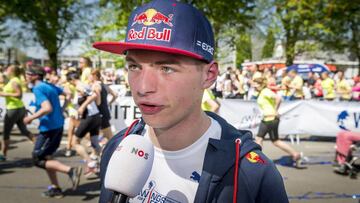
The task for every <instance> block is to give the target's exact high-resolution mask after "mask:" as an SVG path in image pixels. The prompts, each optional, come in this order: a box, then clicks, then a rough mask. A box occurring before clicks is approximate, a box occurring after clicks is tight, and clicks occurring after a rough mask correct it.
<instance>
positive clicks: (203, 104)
mask: <svg viewBox="0 0 360 203" xmlns="http://www.w3.org/2000/svg"><path fill="white" fill-rule="evenodd" d="M209 99H211V100H214V99H215V96H214V95H213V93H212V92H210V91H209V90H208V89H206V90H205V91H204V95H203V98H202V102H201V108H202V110H204V111H211V106H210V105H209V104H208V103H207V101H208V100H209Z"/></svg>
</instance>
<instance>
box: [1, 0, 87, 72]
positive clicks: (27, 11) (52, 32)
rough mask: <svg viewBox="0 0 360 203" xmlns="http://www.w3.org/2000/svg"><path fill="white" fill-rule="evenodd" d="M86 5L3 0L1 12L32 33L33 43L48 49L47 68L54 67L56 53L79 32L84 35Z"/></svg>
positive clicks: (72, 1)
mask: <svg viewBox="0 0 360 203" xmlns="http://www.w3.org/2000/svg"><path fill="white" fill-rule="evenodd" d="M85 9H86V5H85V4H83V3H81V2H79V1H77V0H62V1H43V0H34V1H24V0H3V1H2V3H1V4H0V10H4V12H5V13H6V14H7V17H8V18H13V19H19V20H20V21H22V22H23V23H25V25H27V28H28V29H29V30H25V31H27V32H28V33H30V34H29V35H25V36H24V37H26V38H29V37H30V36H31V33H34V38H33V40H34V41H35V42H39V43H40V45H41V46H42V47H43V48H44V49H45V50H47V52H48V55H49V58H50V63H51V64H50V65H51V66H52V67H54V68H56V67H57V58H58V53H59V52H60V51H61V50H62V49H63V48H64V47H65V46H66V45H68V44H69V43H70V41H71V40H73V39H77V38H79V36H80V33H86V25H87V24H86V22H85V19H87V18H86V14H85ZM82 19H84V20H82Z"/></svg>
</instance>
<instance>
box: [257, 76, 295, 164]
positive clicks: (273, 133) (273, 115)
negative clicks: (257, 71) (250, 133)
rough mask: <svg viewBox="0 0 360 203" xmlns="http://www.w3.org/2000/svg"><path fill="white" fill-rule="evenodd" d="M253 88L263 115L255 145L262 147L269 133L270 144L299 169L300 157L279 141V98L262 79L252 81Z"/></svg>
mask: <svg viewBox="0 0 360 203" xmlns="http://www.w3.org/2000/svg"><path fill="white" fill-rule="evenodd" d="M254 87H255V88H256V90H257V91H258V92H259V96H258V98H257V103H258V105H259V108H260V110H261V112H262V114H263V119H262V121H261V123H260V127H259V132H258V134H257V136H256V138H255V141H256V143H258V144H259V145H261V146H262V143H263V140H264V137H265V135H266V134H268V133H269V136H270V140H271V142H272V143H273V144H274V145H275V146H276V147H278V148H280V149H281V150H283V151H284V152H286V153H288V154H290V155H291V156H292V158H293V161H294V163H295V166H296V167H299V165H300V160H301V156H300V153H299V152H297V151H295V150H294V149H293V148H292V147H290V146H289V145H288V144H286V143H285V142H283V141H281V140H279V123H280V116H279V113H278V109H279V107H280V103H281V97H280V96H278V95H277V94H275V93H274V92H273V91H271V90H270V89H269V88H268V87H267V81H266V79H265V78H264V77H260V78H257V79H255V80H254Z"/></svg>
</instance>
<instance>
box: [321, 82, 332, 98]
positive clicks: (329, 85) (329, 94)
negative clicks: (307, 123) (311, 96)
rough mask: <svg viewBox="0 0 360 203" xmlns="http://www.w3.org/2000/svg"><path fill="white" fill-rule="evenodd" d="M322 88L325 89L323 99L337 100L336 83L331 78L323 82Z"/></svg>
mask: <svg viewBox="0 0 360 203" xmlns="http://www.w3.org/2000/svg"><path fill="white" fill-rule="evenodd" d="M321 87H322V89H323V95H324V96H323V97H324V98H325V99H334V98H335V82H334V80H333V79H331V78H326V79H325V80H323V81H321Z"/></svg>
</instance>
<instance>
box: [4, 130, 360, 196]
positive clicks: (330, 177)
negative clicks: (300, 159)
mask: <svg viewBox="0 0 360 203" xmlns="http://www.w3.org/2000/svg"><path fill="white" fill-rule="evenodd" d="M11 138H12V140H13V142H12V144H11V150H10V151H9V155H8V156H9V159H8V161H7V162H4V163H0V202H1V203H22V202H24V203H25V202H26V203H29V202H34V203H43V202H44V203H45V202H55V203H57V202H59V203H61V202H67V203H68V202H71V203H77V202H89V203H92V202H98V200H99V180H98V179H97V178H96V177H93V178H92V179H85V178H84V177H82V179H81V183H80V184H81V185H80V186H79V188H78V190H77V191H71V190H70V187H71V184H70V181H69V180H68V177H67V176H66V175H63V174H60V175H59V180H60V183H61V186H62V187H63V190H64V191H65V195H66V196H65V197H64V198H63V199H45V198H42V197H41V195H40V194H41V192H43V191H44V190H46V187H47V185H48V184H49V182H48V178H47V176H46V174H45V173H44V171H42V170H40V169H38V168H35V167H33V166H32V163H31V156H30V154H31V150H32V144H31V143H30V142H28V141H26V140H25V139H24V137H21V136H12V137H11ZM64 146H65V145H62V148H63V147H64ZM295 147H296V148H297V149H298V150H301V151H303V152H304V155H305V156H307V157H308V161H309V164H308V165H307V169H303V170H297V169H294V168H291V167H287V166H282V165H278V169H279V170H280V172H281V174H282V176H283V178H284V182H285V186H286V189H287V192H288V195H289V197H290V202H300V203H301V202H304V203H312V202H326V203H337V202H349V203H350V202H351V203H355V202H359V200H358V199H351V198H349V196H351V195H357V194H359V195H360V176H359V180H351V179H349V178H348V177H342V176H339V175H336V174H334V173H333V172H332V167H331V164H330V162H331V161H332V160H333V155H334V143H330V142H301V144H300V145H295ZM264 152H265V153H266V154H267V155H268V156H269V157H270V158H271V159H273V160H275V161H276V162H279V163H282V162H286V157H285V158H284V157H283V156H284V153H283V152H281V151H280V150H278V149H276V148H275V147H274V146H272V145H271V143H270V142H268V141H266V142H265V145H264ZM57 159H59V160H61V161H63V162H65V163H67V164H69V165H80V164H82V163H81V160H80V158H79V157H78V156H75V157H71V158H65V157H62V156H61V153H58V157H57ZM358 198H360V196H358Z"/></svg>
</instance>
